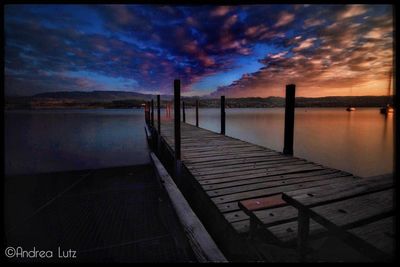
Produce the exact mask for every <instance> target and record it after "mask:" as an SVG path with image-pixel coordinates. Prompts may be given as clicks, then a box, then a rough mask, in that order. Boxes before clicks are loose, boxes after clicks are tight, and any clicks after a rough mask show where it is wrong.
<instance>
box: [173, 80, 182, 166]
mask: <svg viewBox="0 0 400 267" xmlns="http://www.w3.org/2000/svg"><path fill="white" fill-rule="evenodd" d="M180 104H181V81H180V80H174V126H175V133H174V134H175V160H180V159H181V118H180V117H181V112H180V111H181V107H180Z"/></svg>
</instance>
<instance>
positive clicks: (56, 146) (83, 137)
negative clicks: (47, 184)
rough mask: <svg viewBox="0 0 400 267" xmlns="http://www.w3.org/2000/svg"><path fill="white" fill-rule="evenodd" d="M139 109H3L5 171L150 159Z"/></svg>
mask: <svg viewBox="0 0 400 267" xmlns="http://www.w3.org/2000/svg"><path fill="white" fill-rule="evenodd" d="M143 126H144V115H143V110H44V111H7V112H6V113H5V170H6V174H22V173H37V172H50V171H63V170H79V169H90V168H101V167H112V166H122V165H133V164H144V163H148V162H149V158H148V149H147V144H146V140H145V133H144V128H143Z"/></svg>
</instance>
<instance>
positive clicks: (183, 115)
mask: <svg viewBox="0 0 400 267" xmlns="http://www.w3.org/2000/svg"><path fill="white" fill-rule="evenodd" d="M182 118H183V122H186V116H185V101H182Z"/></svg>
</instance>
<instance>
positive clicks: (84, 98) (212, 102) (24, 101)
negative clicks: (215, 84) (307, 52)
mask: <svg viewBox="0 0 400 267" xmlns="http://www.w3.org/2000/svg"><path fill="white" fill-rule="evenodd" d="M393 98H394V97H393V96H327V97H318V98H306V97H296V107H309V108H312V107H320V108H322V107H348V106H354V107H356V108H357V107H384V106H386V105H387V104H391V105H393ZM151 99H153V100H155V96H152V95H148V96H143V95H141V96H136V97H133V96H132V95H118V94H116V93H107V92H102V93H101V94H100V93H88V94H84V95H82V94H78V93H48V94H45V95H43V94H41V95H35V96H31V97H6V99H5V106H4V108H5V109H71V108H72V109H98V108H102V109H132V108H143V105H144V104H145V103H146V102H148V101H150V100H151ZM172 100H173V98H172V96H162V97H161V106H164V107H165V105H166V104H167V103H168V104H171V103H172V102H173V101H172ZM181 100H182V101H184V102H185V106H186V107H187V108H190V107H195V105H196V100H199V107H200V108H203V107H208V108H218V107H220V99H218V98H195V97H182V98H181ZM225 103H226V108H274V107H284V106H285V98H284V97H266V98H262V97H246V98H228V97H227V98H226V101H225ZM155 106H156V104H155Z"/></svg>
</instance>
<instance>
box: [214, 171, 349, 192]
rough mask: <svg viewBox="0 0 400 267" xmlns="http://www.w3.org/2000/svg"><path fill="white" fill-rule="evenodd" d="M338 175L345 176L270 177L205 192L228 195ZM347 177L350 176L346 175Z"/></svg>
mask: <svg viewBox="0 0 400 267" xmlns="http://www.w3.org/2000/svg"><path fill="white" fill-rule="evenodd" d="M340 177H345V176H342V175H338V174H333V175H325V176H324V175H321V176H311V177H305V178H299V179H293V178H292V179H288V180H283V179H271V180H272V181H265V182H262V183H254V184H246V185H240V186H234V187H229V188H223V189H215V190H208V191H207V194H208V195H209V196H210V197H216V196H223V195H229V194H233V193H239V192H245V191H251V190H256V189H262V188H271V187H275V186H282V185H291V184H299V183H304V182H311V181H319V180H325V179H335V178H340ZM348 177H350V176H348Z"/></svg>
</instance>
